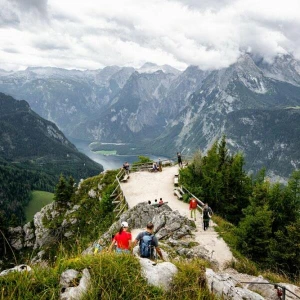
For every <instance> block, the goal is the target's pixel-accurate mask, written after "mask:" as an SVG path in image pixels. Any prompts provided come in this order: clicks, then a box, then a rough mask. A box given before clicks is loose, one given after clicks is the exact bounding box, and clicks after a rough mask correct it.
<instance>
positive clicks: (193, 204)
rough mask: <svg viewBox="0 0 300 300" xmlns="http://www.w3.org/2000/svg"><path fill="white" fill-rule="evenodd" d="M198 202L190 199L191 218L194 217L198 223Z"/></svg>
mask: <svg viewBox="0 0 300 300" xmlns="http://www.w3.org/2000/svg"><path fill="white" fill-rule="evenodd" d="M197 205H198V203H197V201H196V199H195V198H190V211H191V218H193V215H194V219H195V221H196V211H197Z"/></svg>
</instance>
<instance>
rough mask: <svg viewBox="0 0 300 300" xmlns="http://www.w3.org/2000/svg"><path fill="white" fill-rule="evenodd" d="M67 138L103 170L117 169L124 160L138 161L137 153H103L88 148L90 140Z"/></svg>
mask: <svg viewBox="0 0 300 300" xmlns="http://www.w3.org/2000/svg"><path fill="white" fill-rule="evenodd" d="M69 140H70V141H71V142H72V143H73V144H74V145H75V146H76V148H77V149H78V150H79V151H80V152H82V153H84V154H85V155H87V156H88V157H89V158H91V159H92V160H94V161H95V162H97V163H99V164H101V165H102V166H103V168H104V170H114V169H119V168H121V167H122V166H123V163H124V162H126V161H127V162H129V164H132V163H133V162H135V161H138V155H103V154H99V153H95V152H93V151H91V149H90V148H89V144H90V142H86V141H81V140H75V139H71V138H69ZM140 155H143V156H147V157H149V158H150V159H152V160H154V161H158V159H159V158H160V159H161V160H164V159H168V158H166V157H162V156H160V157H158V156H155V155H151V154H140Z"/></svg>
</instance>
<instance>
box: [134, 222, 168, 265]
mask: <svg viewBox="0 0 300 300" xmlns="http://www.w3.org/2000/svg"><path fill="white" fill-rule="evenodd" d="M153 232H154V225H153V223H151V222H150V223H148V224H147V228H146V231H144V232H140V233H139V234H138V235H137V237H136V238H135V240H134V241H133V247H134V246H135V245H136V244H137V243H138V242H139V245H140V257H142V258H149V259H152V260H153V259H155V255H154V248H155V250H156V252H157V253H158V255H159V257H160V258H161V259H162V260H164V259H163V255H162V252H161V250H160V248H159V247H158V241H157V237H156V236H155V235H154V233H153Z"/></svg>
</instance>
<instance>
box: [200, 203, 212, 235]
mask: <svg viewBox="0 0 300 300" xmlns="http://www.w3.org/2000/svg"><path fill="white" fill-rule="evenodd" d="M212 214H213V212H212V209H211V208H210V207H209V206H208V204H207V203H205V205H204V207H203V216H202V217H203V229H204V231H205V230H207V229H208V227H209V220H210V218H211V216H212Z"/></svg>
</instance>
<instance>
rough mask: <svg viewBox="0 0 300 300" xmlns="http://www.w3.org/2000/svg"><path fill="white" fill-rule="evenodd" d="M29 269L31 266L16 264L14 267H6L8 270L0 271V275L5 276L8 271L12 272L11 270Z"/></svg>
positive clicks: (21, 270)
mask: <svg viewBox="0 0 300 300" xmlns="http://www.w3.org/2000/svg"><path fill="white" fill-rule="evenodd" d="M30 271H31V267H30V266H28V265H19V266H16V267H14V268H11V269H8V270H4V271H2V272H1V273H0V276H5V275H7V274H9V273H13V272H30Z"/></svg>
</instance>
